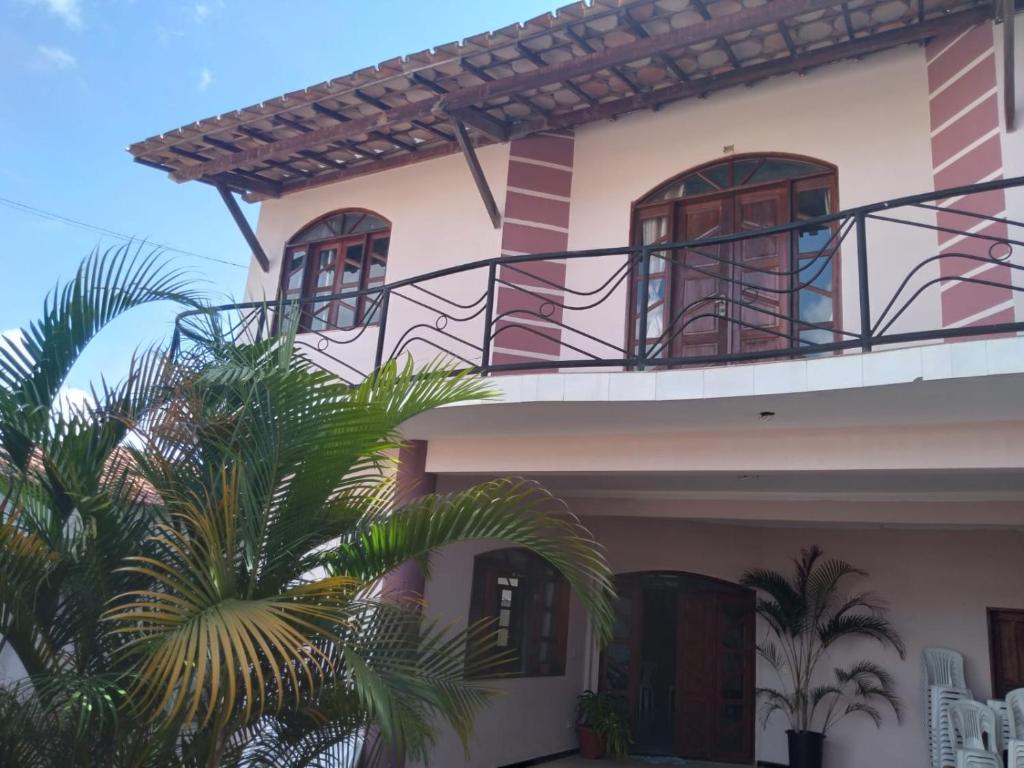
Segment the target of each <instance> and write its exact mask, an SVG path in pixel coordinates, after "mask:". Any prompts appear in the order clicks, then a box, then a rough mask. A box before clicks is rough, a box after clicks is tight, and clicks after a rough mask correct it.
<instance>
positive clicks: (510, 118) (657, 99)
mask: <svg viewBox="0 0 1024 768" xmlns="http://www.w3.org/2000/svg"><path fill="white" fill-rule="evenodd" d="M992 14H993V10H992V3H991V2H989V0H847V2H837V0H773V1H772V2H766V1H765V0H742V2H741V0H595V1H594V2H593V3H592V4H588V3H584V2H578V3H574V4H572V5H567V6H565V7H563V8H560V9H559V10H558V11H556V12H555V13H548V14H544V15H542V16H538V17H536V18H534V19H531V20H529V21H527V22H525V23H523V24H514V25H512V26H509V27H506V28H503V29H499V30H496V31H494V32H489V33H484V34H480V35H476V36H474V37H470V38H467V39H465V40H463V41H462V42H453V43H449V44H447V45H442V46H439V47H437V48H432V49H430V50H425V51H421V52H419V53H415V54H411V55H409V56H405V57H402V58H396V59H392V60H389V61H385V62H381V63H380V64H378V65H376V66H375V67H367V68H365V69H361V70H358V71H356V72H353V73H352V74H349V75H345V76H343V77H339V78H334V79H332V80H328V81H326V82H324V83H320V84H319V85H315V86H311V87H309V88H305V89H302V90H299V91H293V92H291V93H287V94H284V95H283V96H280V97H278V98H276V99H272V100H269V101H265V102H261V103H260V104H256V105H253V106H250V107H245V108H243V109H239V110H236V111H234V112H230V113H226V114H223V115H218V116H216V117H212V118H207V119H205V120H199V121H197V122H195V123H191V124H189V125H185V126H182V127H181V128H178V129H176V130H173V131H170V132H168V133H164V134H160V135H159V136H154V137H152V138H149V139H146V140H144V141H140V142H138V143H136V144H132V145H131V146H130V147H128V150H129V152H130V153H131V154H132V156H133V158H134V159H135V161H136V162H139V163H142V164H144V165H148V166H152V167H154V168H157V169H159V170H162V171H165V172H167V173H169V174H170V175H171V177H172V178H173V179H175V180H177V181H188V180H199V181H203V182H207V183H214V184H221V185H223V186H225V187H227V188H230V189H233V190H236V191H240V192H245V193H247V195H248V199H250V200H257V199H263V198H266V197H278V196H280V195H283V194H287V193H289V192H294V191H298V190H302V189H307V188H309V187H312V186H318V185H321V184H326V183H331V182H336V181H341V180H344V179H348V178H352V177H355V176H360V175H363V174H367V173H374V172H376V171H381V170H386V169H388V168H394V167H397V166H401V165H405V164H408V163H413V162H419V161H423V160H427V159H430V158H434V157H438V156H442V155H447V154H450V153H453V152H456V151H458V149H459V142H458V137H457V135H456V133H457V131H458V130H459V129H460V126H462V127H464V128H465V129H466V130H467V131H468V132H469V138H470V140H471V141H472V142H473V143H475V144H485V143H492V142H500V141H506V140H508V139H510V138H512V137H515V136H523V135H528V134H530V133H535V132H537V131H541V130H552V129H554V130H557V129H563V128H571V127H574V126H578V125H582V124H585V123H589V122H593V121H597V120H602V119H606V118H611V117H615V116H618V115H622V114H625V113H628V112H632V111H635V110H641V109H657V108H659V107H660V106H662V105H664V104H667V103H670V102H673V101H678V100H680V99H686V98H690V97H694V96H698V97H699V96H705V95H707V94H708V93H711V92H713V91H716V90H719V89H723V88H729V87H733V86H737V85H744V84H745V85H752V84H754V83H756V82H758V81H760V80H763V79H766V78H768V77H772V76H775V75H780V74H786V73H789V72H798V71H806V70H807V69H810V68H812V67H817V66H821V65H824V64H828V63H830V62H833V61H838V60H840V59H846V58H859V57H862V56H865V55H869V54H871V53H875V52H877V51H881V50H885V49H888V48H892V47H895V46H898V45H902V44H907V43H914V42H924V41H925V40H927V39H930V38H932V37H935V36H938V35H942V34H947V33H950V32H954V31H956V30H959V29H962V28H966V27H967V26H969V25H971V24H975V23H978V22H979V21H982V20H984V19H986V18H990V17H991V16H992Z"/></svg>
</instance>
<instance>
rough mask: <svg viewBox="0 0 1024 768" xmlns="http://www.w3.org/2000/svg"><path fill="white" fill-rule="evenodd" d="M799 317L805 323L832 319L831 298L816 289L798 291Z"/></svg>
mask: <svg viewBox="0 0 1024 768" xmlns="http://www.w3.org/2000/svg"><path fill="white" fill-rule="evenodd" d="M800 319H801V320H802V321H804V322H806V323H827V322H830V321H831V320H832V299H831V297H829V296H824V295H822V294H820V293H818V292H817V291H812V290H808V289H804V290H802V291H800Z"/></svg>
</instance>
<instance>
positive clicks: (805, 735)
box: [786, 731, 825, 768]
mask: <svg viewBox="0 0 1024 768" xmlns="http://www.w3.org/2000/svg"><path fill="white" fill-rule="evenodd" d="M786 736H787V737H788V738H789V768H821V752H822V747H823V746H824V742H825V734H823V733H816V732H815V731H786Z"/></svg>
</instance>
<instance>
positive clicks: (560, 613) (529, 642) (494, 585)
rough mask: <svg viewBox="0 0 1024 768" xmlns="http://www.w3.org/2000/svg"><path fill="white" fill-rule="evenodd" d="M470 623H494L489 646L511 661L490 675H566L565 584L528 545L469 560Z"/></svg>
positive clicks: (566, 599) (567, 589)
mask: <svg viewBox="0 0 1024 768" xmlns="http://www.w3.org/2000/svg"><path fill="white" fill-rule="evenodd" d="M469 619H470V622H471V623H473V622H477V621H480V620H482V619H490V620H492V621H493V623H494V624H493V625H494V630H495V631H494V634H493V635H491V636H490V639H491V640H493V642H494V645H495V646H496V647H495V648H493V650H495V651H497V652H498V653H499V654H507V655H508V656H509V659H508V661H507V663H505V664H503V665H502V666H501V667H500V668H499V669H497V670H493V673H494V674H496V675H501V676H520V677H531V676H540V675H564V674H565V649H566V643H567V638H568V628H569V585H568V583H567V582H566V581H565V579H564V578H563V577H562V574H560V573H559V572H558V571H557V570H555V568H554V567H553V566H552V565H551V564H550V563H548V562H547V561H546V560H545V559H544V558H542V557H540V556H539V555H537V554H534V553H533V552H531V551H529V550H527V549H499V550H495V551H493V552H487V553H485V554H482V555H478V556H477V557H476V559H475V560H474V561H473V595H472V600H471V602H470V609H469Z"/></svg>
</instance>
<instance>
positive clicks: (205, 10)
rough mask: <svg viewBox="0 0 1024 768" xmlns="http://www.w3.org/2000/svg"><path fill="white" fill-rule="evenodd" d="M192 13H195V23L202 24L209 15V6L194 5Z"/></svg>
mask: <svg viewBox="0 0 1024 768" xmlns="http://www.w3.org/2000/svg"><path fill="white" fill-rule="evenodd" d="M193 11H194V13H195V17H196V21H197V22H198V23H200V24H202V23H203V22H204V21H206V17H207V16H209V15H210V6H208V5H207V4H206V3H196V5H195V8H194V9H193Z"/></svg>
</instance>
